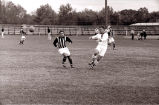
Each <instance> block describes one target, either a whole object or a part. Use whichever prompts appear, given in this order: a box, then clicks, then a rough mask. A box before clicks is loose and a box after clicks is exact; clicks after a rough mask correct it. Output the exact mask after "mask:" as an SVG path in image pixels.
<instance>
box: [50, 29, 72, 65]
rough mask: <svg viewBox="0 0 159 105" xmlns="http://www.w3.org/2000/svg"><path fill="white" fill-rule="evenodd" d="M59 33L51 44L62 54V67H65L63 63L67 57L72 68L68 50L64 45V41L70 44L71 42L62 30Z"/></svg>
mask: <svg viewBox="0 0 159 105" xmlns="http://www.w3.org/2000/svg"><path fill="white" fill-rule="evenodd" d="M59 35H60V36H59V37H57V38H56V39H55V40H54V42H53V45H54V46H55V47H57V48H59V49H58V52H59V53H60V54H61V55H62V56H63V61H62V65H63V67H66V66H65V63H66V59H67V58H68V60H69V63H70V66H71V68H74V66H73V63H72V58H71V56H70V55H71V54H70V51H69V49H68V48H67V47H66V42H69V43H70V44H72V41H71V39H70V38H69V37H67V36H65V34H64V31H60V32H59Z"/></svg>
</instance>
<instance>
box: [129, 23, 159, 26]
mask: <svg viewBox="0 0 159 105" xmlns="http://www.w3.org/2000/svg"><path fill="white" fill-rule="evenodd" d="M130 26H159V22H157V23H135V24H131V25H130Z"/></svg>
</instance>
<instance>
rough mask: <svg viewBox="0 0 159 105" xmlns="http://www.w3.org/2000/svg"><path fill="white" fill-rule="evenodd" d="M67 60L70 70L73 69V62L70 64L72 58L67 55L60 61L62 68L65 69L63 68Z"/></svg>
mask: <svg viewBox="0 0 159 105" xmlns="http://www.w3.org/2000/svg"><path fill="white" fill-rule="evenodd" d="M67 58H68V61H69V63H70V66H71V68H74V66H73V62H72V58H71V56H70V55H67V54H63V61H62V65H63V67H66V66H65V63H66V60H67Z"/></svg>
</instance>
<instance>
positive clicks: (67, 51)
mask: <svg viewBox="0 0 159 105" xmlns="http://www.w3.org/2000/svg"><path fill="white" fill-rule="evenodd" d="M58 52H59V53H60V54H61V55H65V56H70V51H69V49H68V48H67V47H65V48H60V49H59V50H58Z"/></svg>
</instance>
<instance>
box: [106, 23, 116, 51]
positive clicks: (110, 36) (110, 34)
mask: <svg viewBox="0 0 159 105" xmlns="http://www.w3.org/2000/svg"><path fill="white" fill-rule="evenodd" d="M106 32H107V33H108V37H109V38H108V44H109V45H111V44H113V50H114V49H115V40H114V34H113V30H112V27H111V26H110V25H109V26H108V27H107V29H106Z"/></svg>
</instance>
